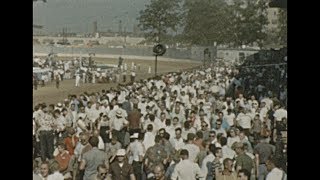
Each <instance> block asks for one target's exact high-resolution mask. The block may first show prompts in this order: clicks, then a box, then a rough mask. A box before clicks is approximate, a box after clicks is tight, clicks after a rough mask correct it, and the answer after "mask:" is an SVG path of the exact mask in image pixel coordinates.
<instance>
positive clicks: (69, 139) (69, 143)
mask: <svg viewBox="0 0 320 180" xmlns="http://www.w3.org/2000/svg"><path fill="white" fill-rule="evenodd" d="M73 140H74V143H73V144H72V137H69V136H68V137H66V138H65V139H64V143H65V145H66V150H67V151H69V154H70V155H71V156H72V155H73V154H74V149H75V148H76V145H77V142H78V141H79V138H78V137H77V136H73Z"/></svg>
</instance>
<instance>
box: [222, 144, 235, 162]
mask: <svg viewBox="0 0 320 180" xmlns="http://www.w3.org/2000/svg"><path fill="white" fill-rule="evenodd" d="M221 150H222V157H223V159H225V158H230V159H233V158H234V156H235V155H236V153H235V152H234V150H232V149H231V148H229V147H228V146H223V147H221Z"/></svg>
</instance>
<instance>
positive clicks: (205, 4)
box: [183, 0, 268, 47]
mask: <svg viewBox="0 0 320 180" xmlns="http://www.w3.org/2000/svg"><path fill="white" fill-rule="evenodd" d="M183 7H184V17H185V19H184V24H185V27H184V34H185V38H186V41H187V42H189V43H191V44H197V45H213V43H214V42H217V43H218V44H225V45H229V46H235V47H238V46H241V45H252V44H253V43H260V44H261V43H262V42H263V40H264V39H265V37H266V33H265V31H264V27H265V25H266V24H267V23H268V20H267V14H266V8H267V6H266V3H265V2H264V1H253V0H234V1H232V2H230V3H228V4H227V3H226V1H225V0H186V1H185V4H184V6H183Z"/></svg>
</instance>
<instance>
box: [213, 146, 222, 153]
mask: <svg viewBox="0 0 320 180" xmlns="http://www.w3.org/2000/svg"><path fill="white" fill-rule="evenodd" d="M219 150H222V149H221V147H216V149H215V150H214V153H213V154H214V155H216V154H217V153H218V151H219Z"/></svg>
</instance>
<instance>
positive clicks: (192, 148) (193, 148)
mask: <svg viewBox="0 0 320 180" xmlns="http://www.w3.org/2000/svg"><path fill="white" fill-rule="evenodd" d="M182 149H186V150H188V152H189V159H190V161H192V162H195V160H196V158H197V156H198V154H199V152H200V148H199V147H198V146H197V145H195V144H186V145H185V146H184V147H182Z"/></svg>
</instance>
